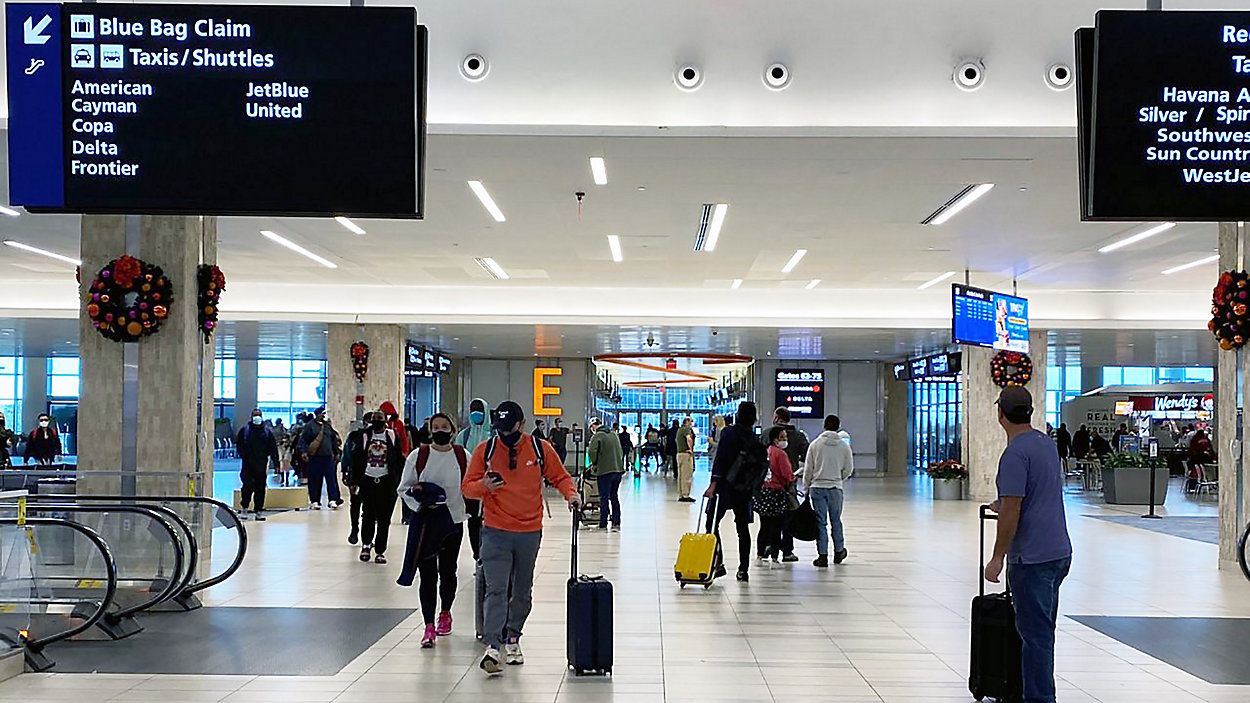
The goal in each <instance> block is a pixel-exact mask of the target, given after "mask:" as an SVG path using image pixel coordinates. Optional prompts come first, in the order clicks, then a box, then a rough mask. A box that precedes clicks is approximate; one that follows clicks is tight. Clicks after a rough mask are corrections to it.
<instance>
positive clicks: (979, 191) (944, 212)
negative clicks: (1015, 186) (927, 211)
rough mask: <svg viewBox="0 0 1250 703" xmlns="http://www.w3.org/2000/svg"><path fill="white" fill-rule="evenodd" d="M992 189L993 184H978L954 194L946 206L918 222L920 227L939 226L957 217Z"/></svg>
mask: <svg viewBox="0 0 1250 703" xmlns="http://www.w3.org/2000/svg"><path fill="white" fill-rule="evenodd" d="M993 189H994V184H993V183H978V184H976V185H970V186H967V187H966V188H964V189H963V190H961V191H959V192H958V193H956V194H955V197H953V198H951V199H950V200H948V201H946V204H945V205H943V206H942V207H940V208H938V209H937V210H935V211H934V212H933V214H931V215H929V216H928V217H926V218H924V219H923V220H921V221H920V224H922V225H940V224H943V223H945V222H946V221H947V220H949V219H950V218H952V217H954V216H955V215H958V214H959V213H960V212H961V211H963V209H964V208H966V207H968V206H969V205H971V204H973V203H975V202H976V201H977V200H980V198H981V196H983V195H985V194H986V193H988V192H990V191H991V190H993Z"/></svg>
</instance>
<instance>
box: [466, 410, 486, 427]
mask: <svg viewBox="0 0 1250 703" xmlns="http://www.w3.org/2000/svg"><path fill="white" fill-rule="evenodd" d="M469 422H472V423H473V424H475V425H480V424H482V423H483V422H486V413H484V412H482V411H481V410H474V411H473V412H471V413H469Z"/></svg>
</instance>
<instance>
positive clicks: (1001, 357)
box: [990, 351, 1033, 388]
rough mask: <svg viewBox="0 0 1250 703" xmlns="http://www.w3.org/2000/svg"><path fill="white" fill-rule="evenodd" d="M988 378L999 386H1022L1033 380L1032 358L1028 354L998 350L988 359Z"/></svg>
mask: <svg viewBox="0 0 1250 703" xmlns="http://www.w3.org/2000/svg"><path fill="white" fill-rule="evenodd" d="M990 378H992V379H993V380H994V385H996V386H998V387H1000V388H1006V387H1007V386H1023V385H1025V384H1027V383H1028V382H1029V381H1031V380H1033V360H1032V359H1030V358H1029V355H1028V354H1022V353H1020V352H1012V351H1000V352H998V353H997V354H995V355H994V359H993V360H992V361H990Z"/></svg>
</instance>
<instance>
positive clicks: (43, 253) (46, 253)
mask: <svg viewBox="0 0 1250 703" xmlns="http://www.w3.org/2000/svg"><path fill="white" fill-rule="evenodd" d="M4 243H5V244H7V245H9V246H11V247H13V248H14V249H21V250H22V251H28V252H30V253H32V254H38V255H40V256H46V257H48V258H49V259H56V260H57V261H64V262H65V263H67V264H73V265H74V266H82V262H81V261H79V260H78V259H75V258H74V257H72V256H65V255H64V254H58V253H56V252H54V251H48V250H46V249H40V248H39V247H32V246H31V245H29V244H23V243H21V242H15V241H13V240H12V239H6V240H5V241H4Z"/></svg>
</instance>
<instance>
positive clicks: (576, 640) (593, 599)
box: [568, 514, 612, 676]
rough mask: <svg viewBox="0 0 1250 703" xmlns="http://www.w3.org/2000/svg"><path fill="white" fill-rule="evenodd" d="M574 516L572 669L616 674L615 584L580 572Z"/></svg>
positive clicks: (570, 619) (578, 672)
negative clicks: (613, 662) (613, 589)
mask: <svg viewBox="0 0 1250 703" xmlns="http://www.w3.org/2000/svg"><path fill="white" fill-rule="evenodd" d="M580 522H581V516H580V515H577V514H574V515H573V558H572V562H573V564H572V575H571V576H570V577H569V594H568V628H569V643H568V655H569V668H570V669H572V670H573V673H574V674H576V675H578V676H581V675H582V674H587V673H601V674H611V673H612V583H611V582H610V581H608V580H607V579H605V578H603V577H602V576H581V575H579V574H578V573H577V531H578V526H579V523H580Z"/></svg>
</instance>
